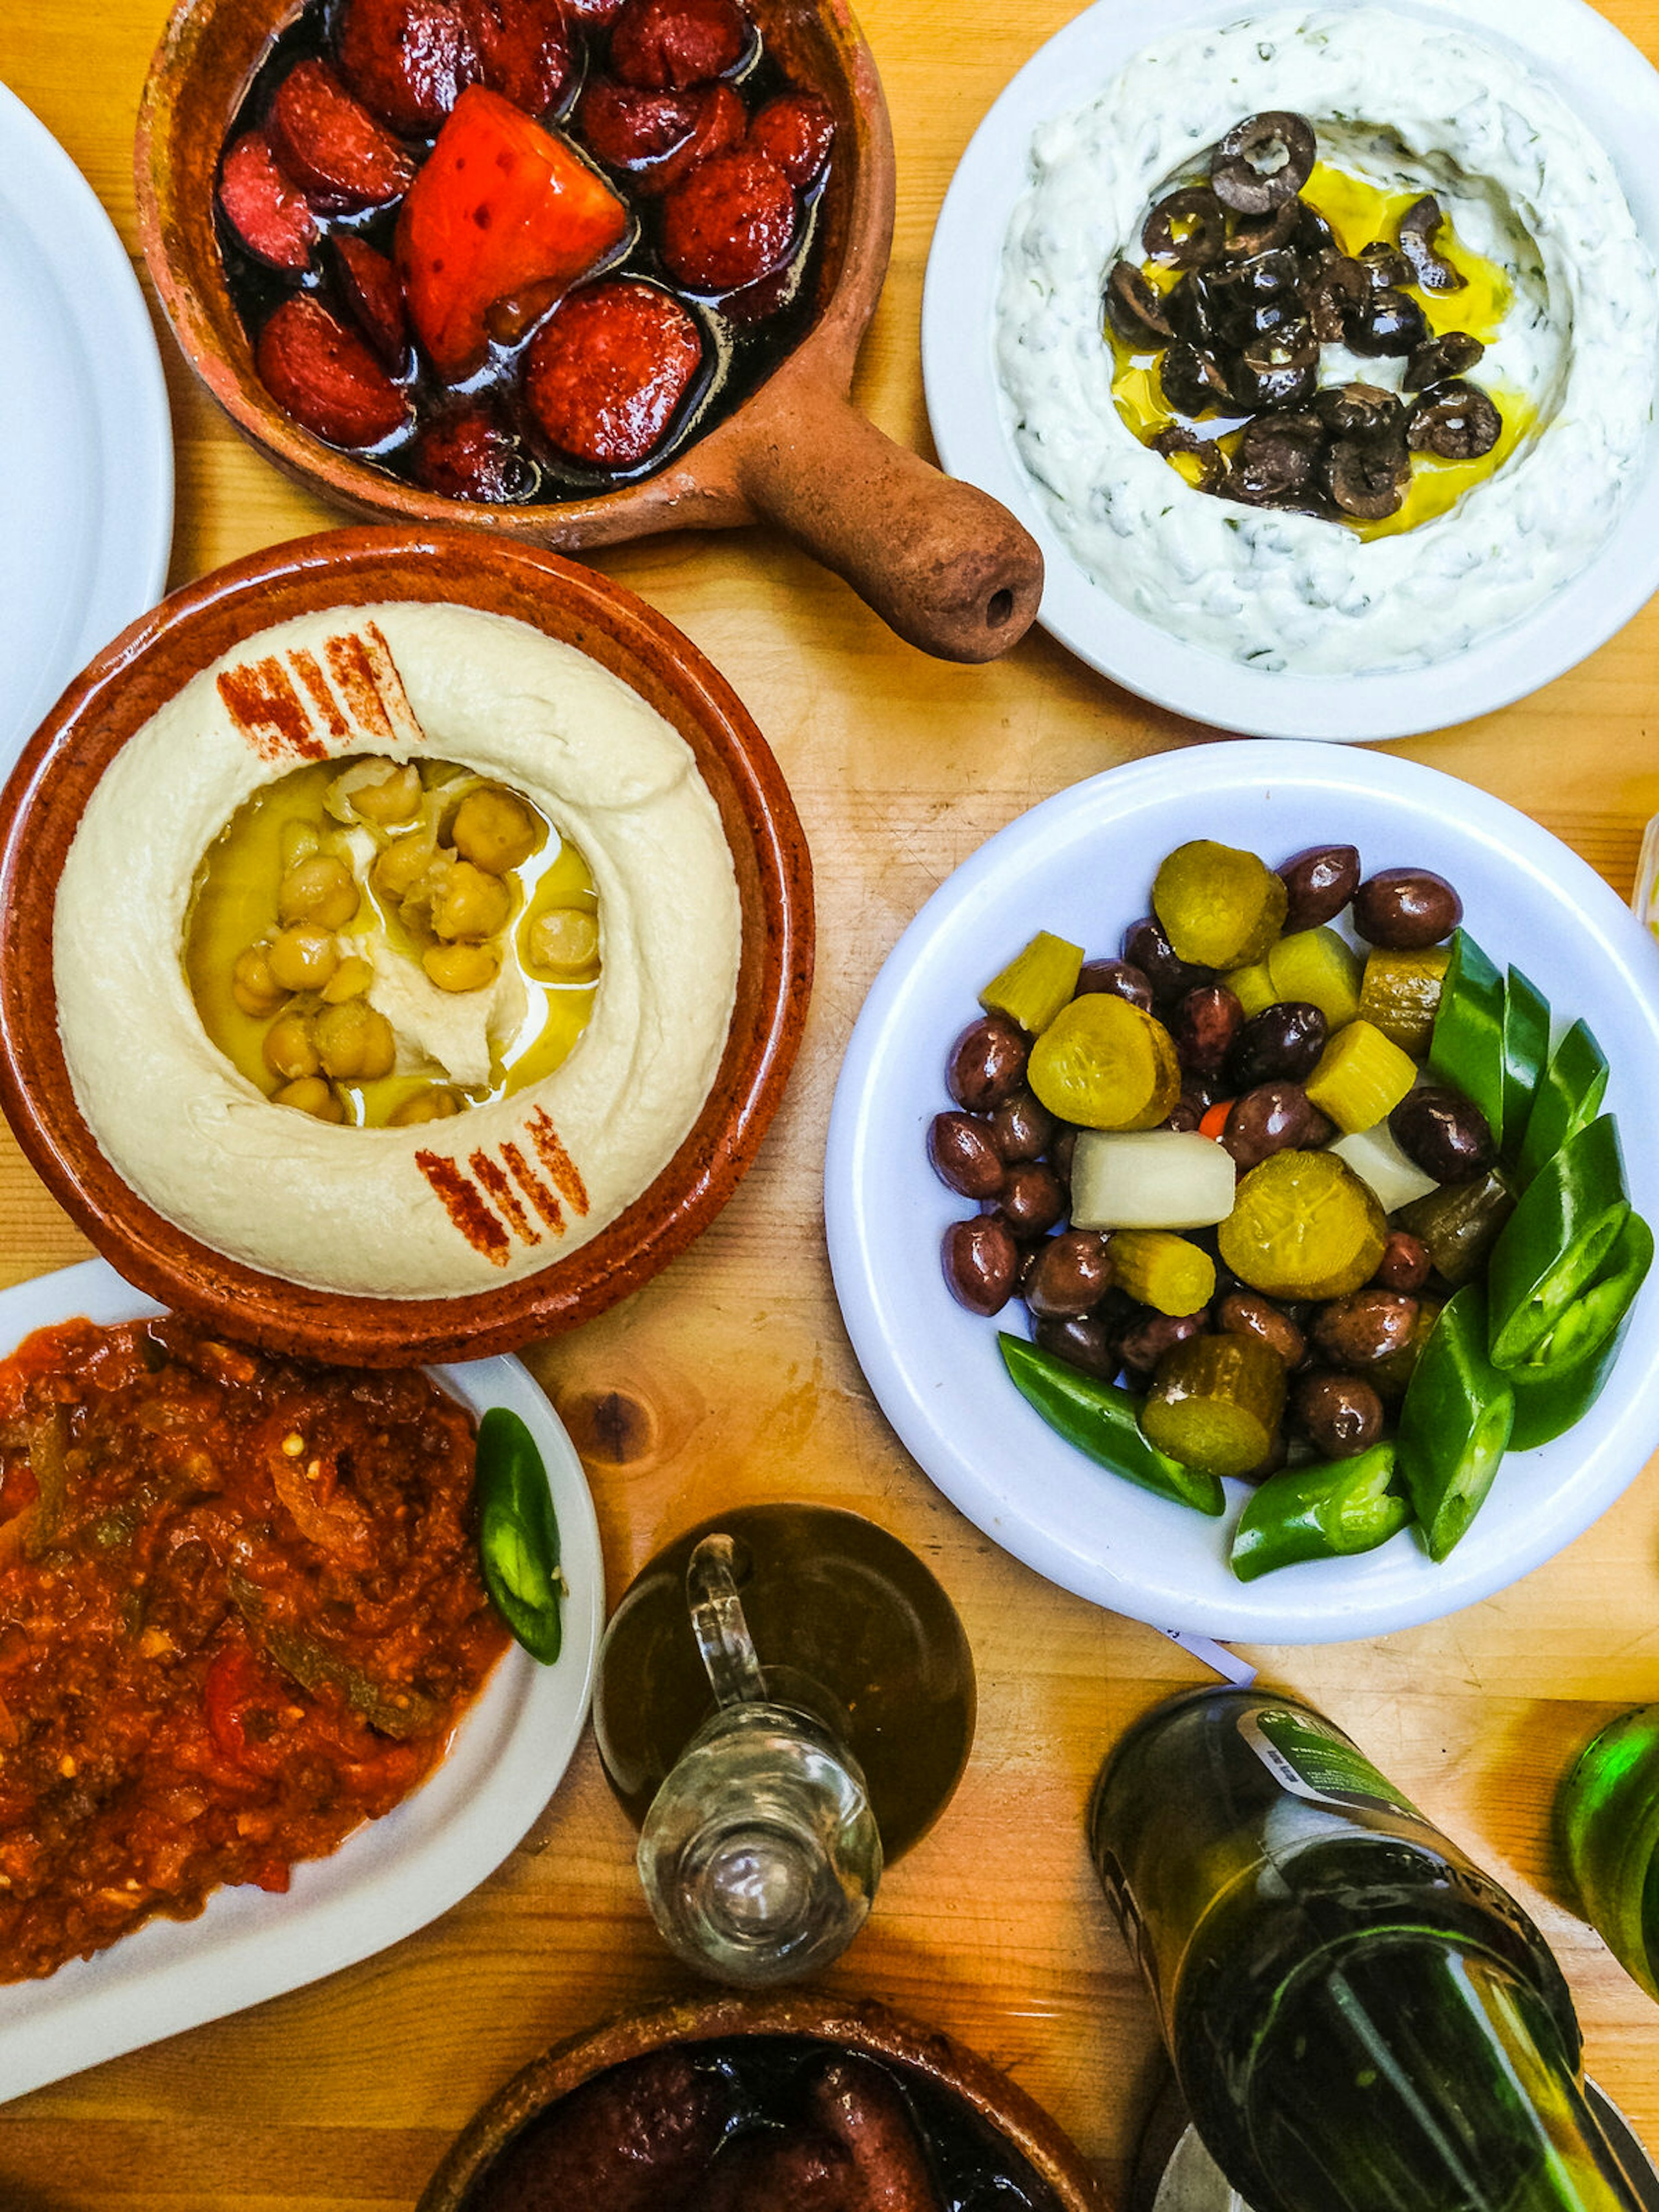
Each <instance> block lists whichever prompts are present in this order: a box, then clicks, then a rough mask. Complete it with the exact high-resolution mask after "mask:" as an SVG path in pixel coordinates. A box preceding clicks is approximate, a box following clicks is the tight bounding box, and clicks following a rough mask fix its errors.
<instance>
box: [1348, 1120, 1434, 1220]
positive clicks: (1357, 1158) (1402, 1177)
mask: <svg viewBox="0 0 1659 2212" xmlns="http://www.w3.org/2000/svg"><path fill="white" fill-rule="evenodd" d="M1328 1150H1329V1151H1331V1152H1334V1153H1336V1155H1337V1156H1338V1158H1340V1159H1344V1160H1346V1162H1347V1164H1348V1165H1349V1166H1350V1167H1351V1168H1352V1170H1353V1171H1354V1173H1355V1174H1356V1175H1357V1176H1358V1177H1359V1180H1360V1181H1361V1182H1364V1183H1369V1184H1370V1188H1372V1189H1373V1190H1374V1191H1375V1192H1376V1199H1377V1203H1378V1205H1379V1206H1381V1207H1382V1208H1383V1212H1384V1213H1395V1212H1398V1211H1399V1209H1400V1208H1401V1206H1409V1205H1410V1204H1411V1202H1412V1200H1413V1199H1414V1198H1426V1197H1427V1196H1428V1194H1429V1193H1430V1192H1431V1190H1437V1189H1438V1188H1439V1187H1440V1186H1439V1185H1438V1184H1437V1182H1436V1181H1435V1179H1434V1177H1433V1176H1428V1175H1425V1174H1424V1172H1423V1170H1422V1169H1421V1168H1420V1167H1419V1166H1418V1164H1417V1163H1416V1161H1415V1160H1408V1159H1407V1157H1406V1155H1405V1154H1404V1152H1401V1149H1400V1147H1399V1146H1398V1145H1397V1144H1396V1143H1395V1139H1394V1133H1393V1132H1392V1131H1391V1130H1390V1129H1389V1125H1388V1123H1387V1122H1386V1121H1379V1122H1378V1123H1377V1124H1376V1127H1375V1128H1371V1129H1362V1130H1361V1131H1360V1132H1359V1133H1358V1135H1357V1136H1352V1137H1339V1138H1338V1139H1337V1140H1336V1142H1335V1143H1334V1145H1332V1146H1328Z"/></svg>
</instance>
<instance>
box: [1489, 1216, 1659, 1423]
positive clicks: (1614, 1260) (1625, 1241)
mask: <svg viewBox="0 0 1659 2212" xmlns="http://www.w3.org/2000/svg"><path fill="white" fill-rule="evenodd" d="M1652 1264H1653V1231H1652V1230H1650V1228H1649V1226H1648V1225H1647V1223H1646V1222H1645V1221H1644V1220H1643V1218H1642V1217H1641V1215H1640V1214H1639V1213H1630V1214H1626V1217H1625V1225H1624V1227H1623V1228H1622V1229H1621V1230H1620V1232H1619V1234H1618V1236H1617V1237H1615V1238H1614V1239H1613V1247H1612V1249H1611V1250H1610V1251H1609V1252H1608V1254H1607V1260H1606V1261H1605V1263H1604V1264H1603V1267H1602V1269H1601V1273H1600V1274H1599V1275H1598V1276H1597V1277H1596V1279H1595V1281H1594V1282H1593V1283H1592V1284H1591V1285H1590V1286H1589V1289H1588V1290H1587V1291H1584V1292H1583V1296H1582V1297H1577V1298H1575V1299H1574V1300H1573V1302H1572V1304H1571V1305H1570V1306H1569V1307H1568V1308H1567V1310H1566V1311H1565V1313H1564V1314H1563V1315H1562V1316H1561V1318H1560V1320H1559V1322H1557V1323H1556V1325H1555V1327H1554V1328H1553V1329H1552V1330H1551V1331H1550V1334H1549V1335H1548V1336H1547V1338H1546V1339H1545V1340H1544V1341H1543V1343H1542V1344H1541V1346H1539V1349H1538V1352H1537V1353H1536V1355H1534V1358H1532V1359H1531V1360H1529V1361H1528V1363H1527V1364H1526V1365H1525V1366H1524V1367H1511V1368H1510V1369H1508V1370H1506V1372H1507V1375H1508V1377H1509V1381H1510V1385H1511V1386H1512V1388H1513V1389H1514V1391H1515V1427H1514V1430H1513V1431H1512V1432H1511V1434H1510V1449H1511V1450H1514V1451H1527V1450H1529V1449H1531V1447H1532V1446H1533V1445H1534V1444H1547V1443H1548V1442H1549V1441H1550V1439H1551V1437H1559V1436H1560V1435H1562V1434H1563V1433H1564V1432H1565V1431H1566V1430H1568V1429H1570V1428H1571V1427H1572V1425H1573V1424H1574V1423H1575V1422H1576V1421H1578V1420H1580V1419H1583V1416H1584V1415H1585V1414H1586V1413H1589V1409H1590V1407H1592V1406H1593V1405H1594V1404H1595V1401H1596V1400H1597V1399H1598V1398H1599V1397H1600V1396H1601V1386H1602V1384H1603V1383H1605V1382H1606V1381H1607V1377H1608V1376H1609V1375H1610V1374H1611V1373H1612V1372H1613V1362H1614V1361H1615V1360H1616V1359H1617V1358H1618V1356H1619V1347H1620V1345H1621V1344H1622V1343H1623V1341H1624V1337H1625V1331H1626V1328H1628V1327H1629V1325H1630V1317H1631V1312H1632V1308H1633V1307H1634V1305H1635V1304H1636V1293H1637V1292H1638V1291H1639V1290H1640V1289H1641V1287H1642V1285H1643V1283H1644V1280H1645V1279H1646V1276H1647V1273H1648V1270H1649V1268H1650V1267H1651V1266H1652Z"/></svg>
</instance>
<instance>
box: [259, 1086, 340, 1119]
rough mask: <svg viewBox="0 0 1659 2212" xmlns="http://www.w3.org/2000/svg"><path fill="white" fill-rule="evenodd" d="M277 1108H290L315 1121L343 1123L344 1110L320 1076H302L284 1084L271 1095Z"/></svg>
mask: <svg viewBox="0 0 1659 2212" xmlns="http://www.w3.org/2000/svg"><path fill="white" fill-rule="evenodd" d="M273 1097H274V1100H275V1103H276V1104H277V1105H278V1106H292V1107H294V1108H295V1110H296V1111H297V1112H299V1113H301V1114H309V1115H311V1117H312V1119H313V1121H344V1119H345V1108H344V1107H343V1105H342V1104H341V1103H340V1101H339V1099H338V1098H337V1097H336V1096H335V1093H334V1090H333V1086H332V1085H330V1084H327V1083H325V1082H324V1080H323V1079H322V1077H321V1076H320V1075H302V1076H301V1077H299V1078H298V1079H297V1080H296V1081H295V1082H293V1083H285V1084H284V1085H283V1087H282V1089H281V1090H280V1091H276V1092H274V1093H273Z"/></svg>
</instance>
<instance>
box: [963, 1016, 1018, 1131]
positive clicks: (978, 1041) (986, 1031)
mask: <svg viewBox="0 0 1659 2212" xmlns="http://www.w3.org/2000/svg"><path fill="white" fill-rule="evenodd" d="M1029 1054H1030V1046H1029V1045H1028V1044H1027V1042H1026V1041H1025V1039H1024V1036H1022V1035H1021V1034H1020V1032H1019V1030H1017V1029H1016V1028H1015V1027H1014V1025H1013V1024H1012V1022H1011V1021H1009V1020H1007V1019H1006V1017H1005V1016H1003V1015H1001V1014H984V1015H981V1018H980V1019H979V1020H978V1021H976V1022H969V1024H968V1026H967V1028H966V1029H965V1030H963V1033H962V1035H961V1036H959V1037H958V1038H957V1041H956V1042H955V1043H954V1044H953V1045H952V1046H951V1058H950V1060H949V1063H948V1064H947V1066H946V1067H945V1089H946V1090H947V1091H949V1092H950V1094H951V1097H952V1098H954V1099H955V1100H956V1102H957V1105H958V1106H965V1107H966V1108H967V1109H968V1111H969V1113H970V1114H989V1113H992V1112H994V1110H995V1109H996V1108H997V1107H999V1106H1000V1105H1001V1103H1002V1102H1003V1100H1004V1099H1005V1098H1012V1097H1013V1095H1014V1093H1015V1091H1018V1090H1019V1089H1020V1088H1021V1087H1022V1085H1024V1081H1025V1062H1026V1059H1027V1057H1028V1056H1029Z"/></svg>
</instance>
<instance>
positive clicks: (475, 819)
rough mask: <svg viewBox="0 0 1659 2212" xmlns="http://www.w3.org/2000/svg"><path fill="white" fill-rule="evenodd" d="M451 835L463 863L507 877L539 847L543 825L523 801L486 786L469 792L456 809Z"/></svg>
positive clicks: (490, 784) (498, 789) (489, 784)
mask: <svg viewBox="0 0 1659 2212" xmlns="http://www.w3.org/2000/svg"><path fill="white" fill-rule="evenodd" d="M450 835H451V836H453V839H454V842H455V849H456V851H457V852H458V853H459V854H460V856H461V858H462V859H463V860H471V863H472V865H473V866H474V867H477V868H483V869H486V870H487V871H488V872H489V874H491V875H492V876H504V875H505V874H506V873H507V870H508V869H509V868H518V867H522V866H523V865H524V863H525V862H526V860H528V859H529V858H530V855H531V854H532V853H533V852H534V851H535V849H536V848H537V846H538V845H539V844H540V842H541V825H540V824H539V823H538V821H537V819H536V817H535V814H534V812H533V811H532V809H531V807H530V806H529V805H527V804H526V801H525V800H524V799H520V798H518V797H517V796H516V795H515V794H514V793H513V792H510V791H503V790H502V789H501V786H500V785H499V784H495V783H487V784H484V785H483V786H482V787H480V788H479V789H478V790H477V791H469V792H468V793H467V794H466V797H465V799H463V800H462V801H461V803H460V805H459V806H458V807H457V808H456V810H455V826H454V828H453V830H452V831H451V832H450Z"/></svg>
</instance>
